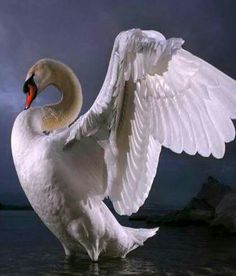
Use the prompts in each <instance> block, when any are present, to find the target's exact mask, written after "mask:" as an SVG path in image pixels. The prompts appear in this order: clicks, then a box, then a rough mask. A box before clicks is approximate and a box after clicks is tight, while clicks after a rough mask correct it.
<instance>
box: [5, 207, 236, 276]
mask: <svg viewBox="0 0 236 276" xmlns="http://www.w3.org/2000/svg"><path fill="white" fill-rule="evenodd" d="M123 224H124V225H127V222H126V221H124V222H123ZM132 226H135V227H143V226H144V225H140V224H139V225H132ZM235 248H236V237H230V236H229V237H225V236H222V237H213V236H212V235H210V234H209V233H208V231H207V229H206V228H201V227H186V228H177V227H176V228H174V227H161V229H160V231H159V232H158V234H157V235H156V236H155V237H153V238H152V239H150V240H149V241H148V242H147V243H146V244H145V246H143V247H140V248H138V249H136V250H135V251H133V252H132V253H130V254H129V255H128V257H127V258H126V259H122V260H120V259H115V260H114V259H110V260H109V259H103V260H100V262H99V263H92V262H91V261H90V260H89V258H88V256H87V255H86V254H81V255H80V256H79V258H77V259H73V260H67V259H65V258H64V252H63V249H62V247H61V245H60V243H59V242H58V241H57V240H56V239H55V238H54V236H53V235H52V234H51V233H50V232H49V231H48V230H47V228H46V227H45V226H44V225H43V224H42V223H41V222H40V220H39V219H38V217H37V216H36V215H35V213H33V212H0V275H4V276H5V275H7V276H8V275H10V276H11V275H34V276H35V275H36V276H37V275H49V276H54V275H85V276H86V275H88V276H90V275H96V276H97V275H99V276H103V275H104V276H105V275H106V276H107V275H108V276H110V275H111V276H112V275H168V276H169V275H191V276H192V275H236V251H235Z"/></svg>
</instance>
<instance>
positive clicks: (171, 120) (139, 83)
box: [11, 29, 236, 261]
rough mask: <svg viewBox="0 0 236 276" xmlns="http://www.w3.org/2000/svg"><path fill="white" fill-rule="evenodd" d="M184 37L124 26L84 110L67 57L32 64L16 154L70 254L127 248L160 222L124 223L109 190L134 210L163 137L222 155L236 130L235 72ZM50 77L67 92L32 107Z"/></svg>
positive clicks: (122, 207) (27, 184) (27, 186)
mask: <svg viewBox="0 0 236 276" xmlns="http://www.w3.org/2000/svg"><path fill="white" fill-rule="evenodd" d="M183 43H184V41H183V40H182V39H181V38H170V39H166V38H165V37H164V36H163V35H162V34H161V33H159V32H156V31H143V30H140V29H131V30H128V31H124V32H121V33H120V34H119V35H118V36H117V37H116V39H115V42H114V47H113V50H112V53H111V59H110V62H109V66H108V71H107V74H106V78H105V81H104V83H103V86H102V88H101V91H100V93H99V94H98V96H97V98H96V100H95V102H94V104H93V105H92V107H91V108H90V109H89V110H88V111H87V112H86V113H85V114H83V115H80V116H79V113H80V110H81V106H82V101H83V96H82V90H81V85H80V82H79V80H78V79H77V77H76V76H75V74H74V73H73V71H72V70H71V69H70V68H69V67H68V66H67V65H65V64H63V63H61V62H59V61H56V60H52V59H41V60H39V61H38V62H36V64H34V65H33V66H32V67H31V68H30V69H29V71H28V73H27V76H26V80H25V83H24V87H23V90H24V93H26V103H25V110H24V111H22V112H21V113H20V114H19V115H18V116H17V118H16V120H15V122H14V126H13V129H12V138H11V145H12V155H13V160H14V165H15V168H16V171H17V175H18V178H19V181H20V183H21V185H22V188H23V190H24V192H25V194H26V196H27V197H28V199H29V202H30V204H31V205H32V207H33V209H34V210H35V211H36V213H37V214H38V215H39V217H40V218H41V219H42V221H43V222H44V224H45V225H46V226H47V227H48V228H49V229H50V230H51V232H52V233H53V234H54V235H55V236H56V237H57V238H58V239H59V241H60V242H61V244H62V246H63V248H64V251H65V254H66V256H74V255H77V254H78V252H81V250H82V251H85V252H87V253H88V255H89V257H90V258H91V260H93V261H97V260H98V258H99V256H109V257H121V258H123V257H125V256H126V255H127V253H129V252H130V251H132V250H134V249H135V248H137V247H138V246H141V245H143V243H144V242H145V241H146V240H147V239H148V238H150V237H152V236H153V235H155V234H156V232H157V230H158V228H153V229H133V228H129V227H124V226H122V225H120V223H119V222H118V221H117V220H116V218H115V217H114V216H113V214H112V213H111V212H110V210H109V209H108V207H107V206H106V204H105V203H104V202H103V200H104V198H107V197H108V198H109V199H110V200H111V202H112V203H113V207H114V209H115V211H116V212H117V213H118V214H119V215H131V214H132V213H135V212H137V211H138V209H139V208H140V206H142V205H143V204H144V202H145V200H146V198H147V197H148V194H149V192H150V189H151V186H152V182H153V179H154V177H155V175H156V170H157V166H158V160H159V155H160V152H161V148H162V147H166V148H168V149H170V150H172V151H174V152H176V153H181V152H183V151H184V152H186V153H188V154H190V155H195V154H196V153H199V154H200V155H202V156H205V157H207V156H209V155H211V154H212V155H213V156H214V157H216V158H222V157H223V156H224V153H225V143H227V142H230V141H232V140H233V139H234V137H235V129H234V125H233V123H232V121H231V119H235V118H236V91H235V90H236V82H235V80H233V79H231V78H230V77H228V76H227V75H225V74H224V73H222V72H221V71H219V70H218V69H216V68H215V67H213V66H212V65H210V64H208V63H207V62H205V61H203V60H202V59H200V58H198V57H196V56H194V55H192V54H191V53H190V52H188V51H186V50H184V49H183V48H182V44H183ZM49 85H53V86H55V87H56V88H57V89H58V90H59V91H61V93H62V97H61V100H60V101H59V102H57V103H55V104H50V105H46V106H43V107H36V108H32V107H30V106H31V103H32V102H33V101H34V99H35V98H36V97H37V96H39V95H40V93H41V92H42V91H43V90H44V89H45V88H46V87H48V86H49Z"/></svg>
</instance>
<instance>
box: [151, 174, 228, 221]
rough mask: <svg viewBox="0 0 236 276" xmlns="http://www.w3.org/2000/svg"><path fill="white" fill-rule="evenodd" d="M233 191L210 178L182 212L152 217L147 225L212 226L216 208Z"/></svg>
mask: <svg viewBox="0 0 236 276" xmlns="http://www.w3.org/2000/svg"><path fill="white" fill-rule="evenodd" d="M231 191H232V189H231V188H230V187H229V186H227V185H223V184H221V183H219V182H218V181H217V180H216V179H215V178H213V177H211V176H209V177H208V179H207V181H206V182H205V183H204V184H203V185H202V188H201V190H200V192H199V193H198V194H197V196H196V197H194V198H193V199H192V200H191V201H190V202H189V203H188V204H187V205H186V207H185V208H184V209H182V210H181V211H176V212H171V213H169V214H166V215H163V216H158V215H157V216H151V217H148V218H147V220H146V221H147V223H149V224H153V225H161V224H168V225H178V226H182V225H192V224H205V225H210V224H211V222H212V220H213V219H214V217H215V208H216V206H217V205H218V204H219V202H221V200H222V199H223V198H224V197H225V196H226V195H227V194H229V193H230V192H231Z"/></svg>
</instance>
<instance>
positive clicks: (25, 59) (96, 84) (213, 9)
mask: <svg viewBox="0 0 236 276" xmlns="http://www.w3.org/2000/svg"><path fill="white" fill-rule="evenodd" d="M235 10H236V2H235V1H234V0H232V1H230V0H227V1H220V0H219V1H217V0H201V1H200V0H199V1H198V0H181V1H180V0H179V1H177V0H176V1H168V0H162V1H151V0H146V1H144V0H143V1H138V0H133V1H129V0H126V1H90V0H86V1H76V0H70V1H66V0H40V1H33V0H31V1H29V0H0V65H1V66H0V133H1V135H0V202H8V203H13V204H19V203H22V202H25V201H26V199H25V196H24V194H23V192H22V190H21V187H20V185H19V183H18V180H17V176H16V173H15V170H14V166H13V162H12V158H11V150H10V133H11V128H12V124H13V122H14V119H15V117H16V116H17V114H18V113H19V112H21V110H22V108H23V105H24V95H23V93H22V84H23V81H24V78H25V75H26V72H27V70H28V68H29V67H30V66H31V65H32V64H33V63H35V62H36V61H37V60H38V59H40V58H43V57H51V58H55V59H58V60H60V61H62V62H64V63H66V64H68V65H69V66H70V67H72V69H73V70H74V71H75V72H76V74H77V75H78V77H79V79H80V81H81V83H82V87H83V92H84V108H83V111H85V110H87V109H88V108H89V107H90V105H91V104H92V102H93V100H94V99H95V97H96V95H97V93H98V92H99V89H100V87H101V85H102V82H103V79H104V77H105V73H106V70H107V64H108V61H109V57H110V52H111V49H112V46H113V42H114V38H115V36H116V35H117V34H118V33H119V32H120V31H122V30H126V29H129V28H134V27H137V28H142V29H153V30H158V31H160V32H162V33H163V34H164V35H165V36H166V37H167V38H169V37H182V38H183V39H184V40H185V41H186V42H185V45H184V47H185V49H187V50H189V51H191V52H192V53H194V54H196V55H198V56H200V57H201V58H203V59H205V60H206V61H208V62H210V63H212V64H213V65H215V66H216V67H218V68H219V69H221V70H222V71H224V72H225V73H227V74H228V75H230V76H231V77H233V78H235V79H236V64H235V61H236V50H235V49H236V47H235V46H236V36H235V30H236V28H235V25H236V17H235ZM235 93H236V91H235ZM41 97H42V98H41V99H37V101H36V102H35V105H40V104H43V103H47V102H49V101H52V100H53V99H56V98H57V97H58V94H57V92H56V90H55V89H49V90H48V93H44V95H42V96H41ZM226 149H227V150H226V155H225V157H224V159H222V160H215V159H213V158H208V159H206V158H202V157H200V156H195V157H192V156H187V155H186V154H182V155H177V154H174V153H172V152H170V151H169V150H166V149H164V150H163V151H162V154H161V159H160V163H159V168H158V176H157V177H156V181H155V183H154V185H153V189H152V192H151V195H150V197H149V199H148V203H149V204H153V203H161V204H177V205H179V204H184V203H186V201H188V200H189V199H190V198H191V197H192V196H193V195H194V194H195V193H196V192H197V191H198V190H199V188H200V186H201V183H202V182H203V180H204V179H205V178H206V176H208V175H214V176H215V177H217V178H218V179H219V180H221V181H222V182H224V183H226V184H230V185H232V186H234V187H236V173H235V168H236V142H232V143H230V144H228V145H227V148H226Z"/></svg>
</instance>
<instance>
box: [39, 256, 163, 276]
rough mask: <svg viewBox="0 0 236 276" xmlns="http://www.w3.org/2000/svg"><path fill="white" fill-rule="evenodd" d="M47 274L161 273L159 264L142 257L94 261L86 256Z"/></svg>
mask: <svg viewBox="0 0 236 276" xmlns="http://www.w3.org/2000/svg"><path fill="white" fill-rule="evenodd" d="M44 274H45V275H94V276H102V275H159V272H158V270H157V266H156V265H154V263H153V262H151V261H149V260H145V259H142V258H132V257H131V258H126V259H106V260H101V261H100V262H98V263H92V262H91V261H90V260H88V259H87V260H86V259H84V258H79V259H73V260H68V259H65V260H64V262H63V265H62V266H61V267H60V266H59V267H56V268H54V269H52V270H49V271H47V272H46V271H45V272H44Z"/></svg>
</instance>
